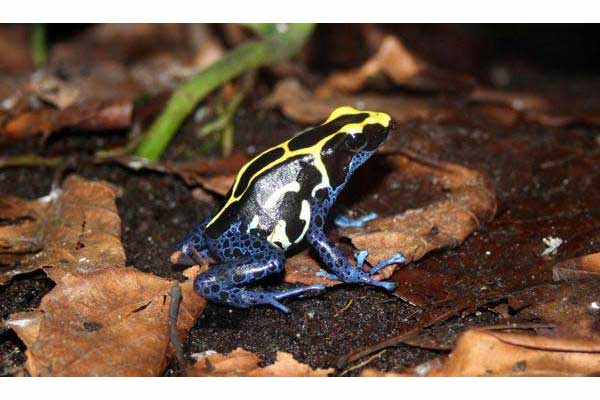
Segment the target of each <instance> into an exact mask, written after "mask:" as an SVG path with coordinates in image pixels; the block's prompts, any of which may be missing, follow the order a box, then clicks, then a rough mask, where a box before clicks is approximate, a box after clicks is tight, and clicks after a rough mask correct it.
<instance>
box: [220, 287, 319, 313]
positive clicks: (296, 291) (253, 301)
mask: <svg viewBox="0 0 600 400" xmlns="http://www.w3.org/2000/svg"><path fill="white" fill-rule="evenodd" d="M323 290H325V285H322V284H315V285H310V286H300V287H295V288H292V289H287V290H282V291H279V292H259V291H252V290H242V291H240V292H239V295H238V296H236V297H237V299H236V300H237V301H236V304H233V303H231V305H234V306H236V307H252V306H255V305H259V304H267V305H271V306H273V307H275V308H277V309H278V310H280V311H282V312H284V313H286V314H287V313H289V312H290V309H289V308H287V307H286V306H284V305H283V304H281V303H280V301H279V300H283V299H286V298H288V297H296V296H299V297H300V296H306V295H312V294H317V293H320V292H322V291H323Z"/></svg>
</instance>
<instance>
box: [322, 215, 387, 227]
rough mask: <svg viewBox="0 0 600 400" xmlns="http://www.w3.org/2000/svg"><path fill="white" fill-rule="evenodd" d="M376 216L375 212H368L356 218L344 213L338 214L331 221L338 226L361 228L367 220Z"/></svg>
mask: <svg viewBox="0 0 600 400" xmlns="http://www.w3.org/2000/svg"><path fill="white" fill-rule="evenodd" d="M377 217H378V215H377V214H376V213H369V214H366V215H363V216H361V217H358V218H351V217H349V216H347V215H344V214H339V215H337V216H336V217H335V218H334V219H333V223H334V224H335V225H336V226H337V227H339V228H362V227H364V226H365V225H366V224H367V222H369V221H371V220H374V219H376V218H377Z"/></svg>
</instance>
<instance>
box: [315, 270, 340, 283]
mask: <svg viewBox="0 0 600 400" xmlns="http://www.w3.org/2000/svg"><path fill="white" fill-rule="evenodd" d="M315 276H318V277H319V278H325V279H329V280H330V281H339V280H340V278H338V276H337V275H334V274H330V273H329V272H327V271H325V270H324V269H320V270H319V271H318V272H317V273H316V274H315Z"/></svg>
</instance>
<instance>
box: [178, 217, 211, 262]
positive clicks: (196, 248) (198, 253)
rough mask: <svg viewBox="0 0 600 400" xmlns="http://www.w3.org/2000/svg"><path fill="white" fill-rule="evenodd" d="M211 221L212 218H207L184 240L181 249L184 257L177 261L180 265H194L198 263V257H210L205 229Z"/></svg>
mask: <svg viewBox="0 0 600 400" xmlns="http://www.w3.org/2000/svg"><path fill="white" fill-rule="evenodd" d="M210 219H211V217H206V218H205V219H204V220H202V222H200V223H199V224H198V225H196V227H194V229H193V230H192V231H191V232H190V233H189V234H188V235H187V236H186V237H185V238H184V239H183V243H182V244H181V246H180V247H179V248H180V249H181V252H182V253H183V257H180V258H179V259H178V260H177V262H178V263H179V264H187V265H194V264H195V263H197V262H198V260H197V258H198V257H201V258H204V257H208V255H209V254H208V243H207V242H206V237H205V236H204V229H205V228H206V224H208V222H209V221H210Z"/></svg>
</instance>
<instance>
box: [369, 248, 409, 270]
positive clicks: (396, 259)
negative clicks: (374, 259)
mask: <svg viewBox="0 0 600 400" xmlns="http://www.w3.org/2000/svg"><path fill="white" fill-rule="evenodd" d="M404 262H406V258H405V257H404V255H403V254H402V253H396V254H394V255H393V256H392V257H390V258H388V259H387V260H383V261H381V262H380V263H378V264H377V265H375V266H374V267H373V268H371V270H370V271H369V275H375V274H376V273H378V272H379V271H381V270H382V269H383V268H385V267H387V266H388V265H392V264H402V263H404Z"/></svg>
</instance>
